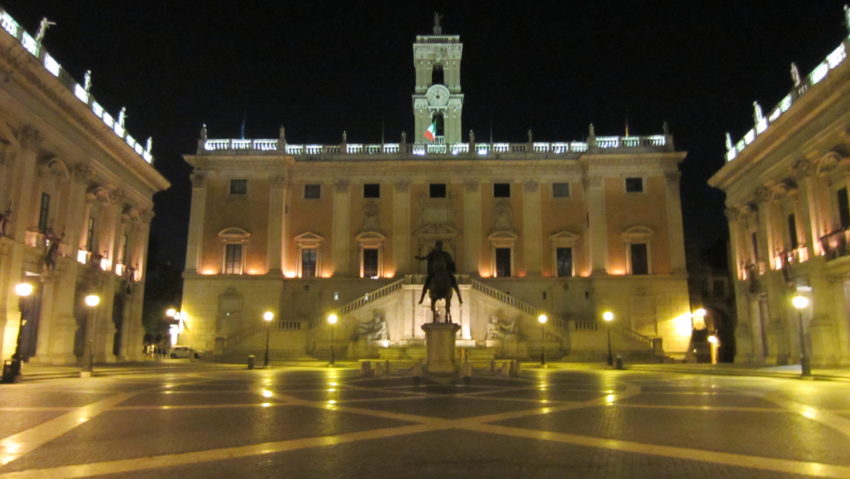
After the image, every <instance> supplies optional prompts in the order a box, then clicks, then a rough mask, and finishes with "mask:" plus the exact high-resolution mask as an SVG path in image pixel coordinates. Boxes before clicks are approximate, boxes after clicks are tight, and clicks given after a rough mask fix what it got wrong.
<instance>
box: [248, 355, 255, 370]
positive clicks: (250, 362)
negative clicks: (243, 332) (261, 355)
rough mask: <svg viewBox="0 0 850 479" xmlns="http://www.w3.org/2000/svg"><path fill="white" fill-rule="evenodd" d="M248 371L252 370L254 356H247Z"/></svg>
mask: <svg viewBox="0 0 850 479" xmlns="http://www.w3.org/2000/svg"><path fill="white" fill-rule="evenodd" d="M248 369H254V355H253V354H250V355H248Z"/></svg>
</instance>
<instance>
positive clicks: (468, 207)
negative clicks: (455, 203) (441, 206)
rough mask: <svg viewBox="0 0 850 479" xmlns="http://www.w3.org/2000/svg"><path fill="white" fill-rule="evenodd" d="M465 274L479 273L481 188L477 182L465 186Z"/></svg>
mask: <svg viewBox="0 0 850 479" xmlns="http://www.w3.org/2000/svg"><path fill="white" fill-rule="evenodd" d="M463 238H464V254H463V257H464V258H465V264H464V270H465V271H464V272H465V273H470V274H475V273H478V261H479V259H480V256H481V251H480V250H481V239H482V238H481V188H480V185H479V182H478V181H477V180H467V181H466V182H465V183H464V184H463Z"/></svg>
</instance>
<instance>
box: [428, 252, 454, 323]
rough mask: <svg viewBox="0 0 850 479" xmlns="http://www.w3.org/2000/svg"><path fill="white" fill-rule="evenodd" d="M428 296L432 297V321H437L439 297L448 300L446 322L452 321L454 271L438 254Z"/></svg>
mask: <svg viewBox="0 0 850 479" xmlns="http://www.w3.org/2000/svg"><path fill="white" fill-rule="evenodd" d="M428 297H429V298H431V314H432V318H433V319H432V322H434V323H436V322H438V321H437V318H439V315H438V314H437V308H436V303H437V300H439V299H444V300H445V301H446V305H445V313H446V314H445V322H446V323H451V322H452V273H451V272H450V271H449V267H448V264H446V261H445V258H444V257H443V256H437V257H436V258H435V260H434V274H433V276H432V277H431V283H430V284H429V285H428Z"/></svg>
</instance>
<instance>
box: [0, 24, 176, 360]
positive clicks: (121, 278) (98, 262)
mask: <svg viewBox="0 0 850 479" xmlns="http://www.w3.org/2000/svg"><path fill="white" fill-rule="evenodd" d="M43 28H44V27H42V29H41V31H40V32H39V34H37V35H36V36H35V37H33V36H31V35H30V34H28V33H27V32H26V31H24V29H23V28H22V27H21V26H20V25H19V24H18V23H17V22H16V21H15V20H14V19H13V18H12V17H11V16H9V14H7V13H6V12H4V11H2V10H0V71H2V72H3V81H2V82H0V213H2V216H0V356H2V357H3V358H4V359H8V358H10V357H11V356H12V355H13V354H15V352H16V350H17V349H19V350H20V355H21V356H22V358H23V359H24V360H27V361H30V362H40V363H55V364H73V363H74V362H76V361H77V359H78V358H79V357H80V356H81V355H82V352H83V348H84V343H85V341H86V340H90V341H91V344H92V345H93V355H94V359H95V360H96V361H99V362H110V361H115V360H126V359H135V358H138V356H139V354H140V353H141V350H142V336H143V334H144V332H143V330H142V322H141V320H142V296H143V293H144V287H143V286H144V284H143V282H142V281H143V278H144V268H145V256H146V251H147V244H148V243H147V242H148V232H149V224H150V220H151V218H152V213H151V212H152V207H153V203H152V196H153V194H154V193H155V192H157V191H160V190H163V189H165V188H167V187H168V182H167V181H166V180H165V179H164V178H163V177H162V176H161V175H159V174H158V173H157V172H156V171H155V170H154V168H153V166H151V162H152V160H153V159H152V157H151V153H150V148H149V145H150V144H149V143H148V147H147V148H146V147H145V146H143V145H140V144H139V143H138V142H136V141H135V140H134V139H133V138H132V137H131V136H130V135H129V134H128V133H127V132H126V131H125V129H124V126H123V114H118V115H117V117H113V116H112V115H110V114H109V113H107V112H106V111H105V110H104V108H103V107H102V106H101V105H100V104H98V103H97V102H96V101H95V100H94V98H93V97H92V96H91V93H90V88H91V81H90V77H89V75H86V77H87V80H86V81H85V82H84V84H79V83H77V82H75V81H74V80H73V78H71V76H70V75H69V73H68V72H67V71H65V70H64V69H63V68H62V67H61V66H60V65H59V63H58V62H57V61H56V60H55V59H54V58H53V57H52V56H51V55H50V54H49V53H48V52H47V51H46V50H45V49H44V47H43V45H42V43H41V41H40V40H41V38H40V37H43V36H44V29H43ZM20 283H29V284H30V285H32V287H33V291H32V293H31V294H30V295H29V296H27V297H23V298H21V297H19V296H18V295H17V294H16V285H18V284H20ZM91 293H94V294H97V295H99V296H100V298H101V301H100V304H99V305H98V306H97V307H96V308H93V309H92V310H91V311H88V310H87V309H86V307H85V306H84V305H83V297H84V296H86V295H88V294H91ZM89 315H92V316H93V317H92V316H89ZM89 318H91V320H92V321H93V323H92V324H93V327H92V328H91V329H90V330H87V327H86V322H87V319H89ZM21 326H23V327H21Z"/></svg>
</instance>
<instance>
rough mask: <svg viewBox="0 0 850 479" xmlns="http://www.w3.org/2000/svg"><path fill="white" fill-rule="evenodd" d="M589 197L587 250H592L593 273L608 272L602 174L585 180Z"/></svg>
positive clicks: (606, 225) (586, 196) (586, 194)
mask: <svg viewBox="0 0 850 479" xmlns="http://www.w3.org/2000/svg"><path fill="white" fill-rule="evenodd" d="M584 189H585V198H587V200H586V201H587V216H588V218H587V219H588V221H587V223H588V232H589V234H588V235H587V250H588V251H590V264H591V274H607V273H608V224H607V218H606V215H605V186H604V178H602V177H601V176H589V177H587V178H586V179H585V181H584Z"/></svg>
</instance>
